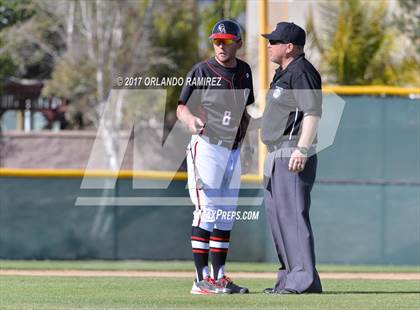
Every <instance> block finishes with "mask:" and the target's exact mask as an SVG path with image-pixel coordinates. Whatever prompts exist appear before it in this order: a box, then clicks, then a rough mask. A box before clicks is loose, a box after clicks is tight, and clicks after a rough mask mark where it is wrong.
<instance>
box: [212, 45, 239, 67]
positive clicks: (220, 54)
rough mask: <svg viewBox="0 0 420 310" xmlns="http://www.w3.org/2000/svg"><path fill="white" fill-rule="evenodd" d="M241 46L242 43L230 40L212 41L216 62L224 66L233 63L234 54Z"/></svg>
mask: <svg viewBox="0 0 420 310" xmlns="http://www.w3.org/2000/svg"><path fill="white" fill-rule="evenodd" d="M241 46H242V41H240V40H239V41H235V40H230V39H214V40H213V48H214V54H215V56H216V58H217V60H218V61H219V62H221V63H224V64H229V63H231V62H232V61H234V59H235V57H236V52H237V50H238V49H239V48H241Z"/></svg>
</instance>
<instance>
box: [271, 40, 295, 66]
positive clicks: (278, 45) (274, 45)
mask: <svg viewBox="0 0 420 310" xmlns="http://www.w3.org/2000/svg"><path fill="white" fill-rule="evenodd" d="M267 47H268V54H269V56H270V60H271V61H272V62H274V63H276V64H279V65H280V64H281V63H282V61H283V60H284V59H285V58H286V56H287V55H288V54H289V53H290V52H291V51H292V50H293V44H291V43H282V42H278V41H273V40H269V41H268V45H267Z"/></svg>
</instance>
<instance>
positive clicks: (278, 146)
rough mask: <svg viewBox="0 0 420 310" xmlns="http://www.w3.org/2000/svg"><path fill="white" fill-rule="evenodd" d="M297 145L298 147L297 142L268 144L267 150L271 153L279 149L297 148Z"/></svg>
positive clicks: (288, 141) (287, 141)
mask: <svg viewBox="0 0 420 310" xmlns="http://www.w3.org/2000/svg"><path fill="white" fill-rule="evenodd" d="M296 145H297V141H296V140H286V141H280V142H279V143H276V144H267V150H268V152H270V153H271V152H274V151H276V150H278V149H283V148H290V147H296Z"/></svg>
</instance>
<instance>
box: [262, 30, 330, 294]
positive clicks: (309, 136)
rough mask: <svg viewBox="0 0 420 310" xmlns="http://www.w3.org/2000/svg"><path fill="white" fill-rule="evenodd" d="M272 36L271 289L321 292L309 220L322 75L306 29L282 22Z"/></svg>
mask: <svg viewBox="0 0 420 310" xmlns="http://www.w3.org/2000/svg"><path fill="white" fill-rule="evenodd" d="M263 36H264V37H265V38H266V39H268V40H269V41H268V42H269V43H268V50H269V54H270V57H271V61H272V62H274V63H276V64H278V65H279V68H278V69H277V70H276V73H275V75H274V77H273V80H272V82H271V84H270V89H269V91H268V93H267V100H266V107H265V110H264V113H263V117H262V125H261V126H262V128H261V139H262V141H263V142H264V144H266V145H267V149H268V154H267V158H266V161H265V165H264V187H265V189H264V198H265V206H266V211H267V218H268V222H269V225H270V228H271V232H272V235H273V239H274V244H275V247H276V250H277V254H278V258H279V261H280V264H281V267H280V269H279V271H278V275H277V282H276V284H275V285H274V287H273V288H267V289H265V290H264V292H265V293H272V294H275V293H280V294H300V293H321V292H322V287H321V281H320V279H319V275H318V272H317V270H316V268H315V251H314V239H313V234H312V229H311V224H310V220H309V207H310V203H311V196H310V193H311V189H312V186H313V184H314V181H315V174H316V166H317V156H316V153H315V144H316V131H317V127H318V123H319V120H320V117H321V103H322V95H321V77H320V75H319V73H318V71H317V70H316V69H315V68H314V67H313V65H312V64H311V63H310V62H309V61H308V60H306V59H305V54H304V52H303V46H304V45H305V38H306V34H305V31H304V30H303V29H302V28H301V27H299V26H297V25H295V24H293V23H287V22H281V23H278V24H277V26H276V29H275V30H274V31H273V32H272V33H270V34H263Z"/></svg>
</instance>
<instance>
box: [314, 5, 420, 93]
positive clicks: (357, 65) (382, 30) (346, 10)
mask: <svg viewBox="0 0 420 310" xmlns="http://www.w3.org/2000/svg"><path fill="white" fill-rule="evenodd" d="M387 9H388V3H387V2H386V1H385V0H380V1H376V2H373V1H362V0H349V1H344V0H340V1H332V2H326V3H322V4H320V15H321V17H322V18H321V20H322V21H323V23H324V25H323V26H320V25H315V21H314V15H313V12H312V10H311V11H310V14H309V17H308V20H307V25H306V28H307V30H308V39H309V40H308V41H309V44H310V46H311V47H313V48H315V49H316V50H318V51H319V53H320V55H321V64H320V69H321V71H322V72H323V73H324V76H326V80H327V81H328V82H332V83H338V84H346V85H366V84H392V85H406V84H415V83H417V81H418V78H417V74H416V73H415V70H416V67H414V68H413V67H412V66H407V62H409V60H408V59H407V58H406V59H402V57H399V58H398V57H394V55H395V54H396V53H395V49H396V44H397V41H396V39H395V38H396V35H397V34H396V30H395V29H394V28H393V27H392V26H391V23H390V21H389V18H388V11H387ZM397 54H398V53H397ZM400 55H401V54H400Z"/></svg>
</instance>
